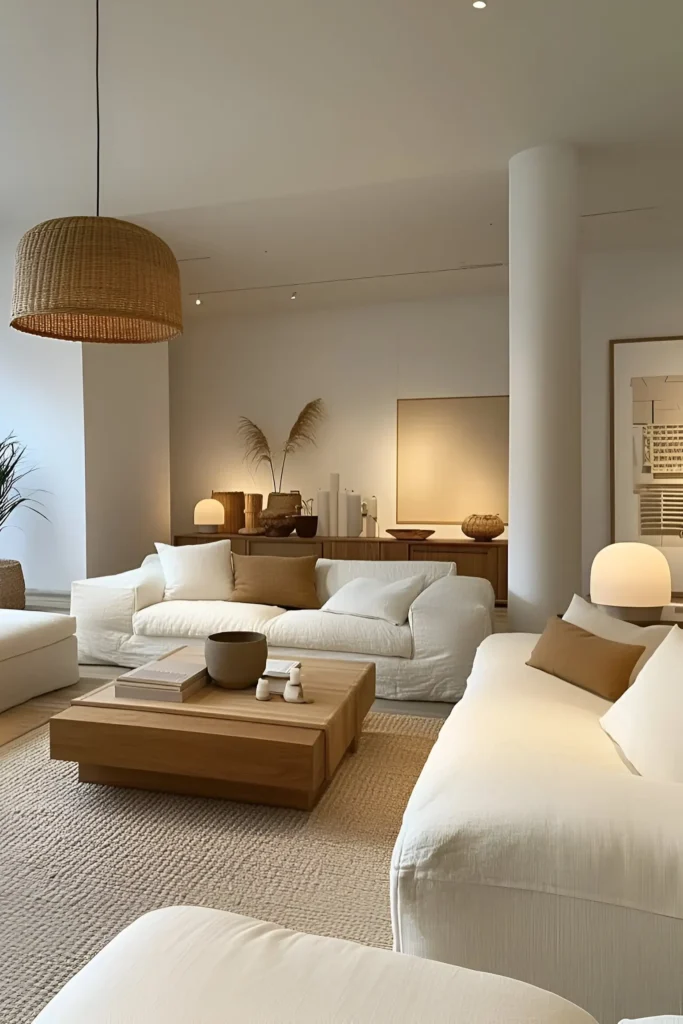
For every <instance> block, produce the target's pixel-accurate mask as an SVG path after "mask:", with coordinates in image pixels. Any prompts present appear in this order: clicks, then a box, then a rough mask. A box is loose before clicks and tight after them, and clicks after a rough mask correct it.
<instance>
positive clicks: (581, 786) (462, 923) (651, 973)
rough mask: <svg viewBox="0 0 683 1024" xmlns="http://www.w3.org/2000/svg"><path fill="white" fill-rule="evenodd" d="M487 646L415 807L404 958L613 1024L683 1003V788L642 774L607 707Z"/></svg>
mask: <svg viewBox="0 0 683 1024" xmlns="http://www.w3.org/2000/svg"><path fill="white" fill-rule="evenodd" d="M537 639H538V637H537V636H536V635H529V634H497V635H495V636H492V637H489V638H488V639H487V640H486V641H485V642H484V643H483V644H482V645H481V647H480V648H479V651H478V652H477V656H476V659H475V664H474V668H473V671H472V674H471V677H470V680H469V682H468V686H467V690H466V693H465V696H464V698H463V700H462V701H461V702H460V704H459V705H458V706H457V707H456V708H455V709H454V710H453V712H452V713H451V715H450V717H449V719H448V720H447V721H446V722H445V724H444V726H443V728H442V730H441V733H440V735H439V739H438V740H437V742H436V744H435V746H434V748H433V749H432V751H431V753H430V756H429V758H428V760H427V763H426V765H425V767H424V770H423V772H422V774H421V776H420V779H419V780H418V782H417V785H416V786H415V789H414V791H413V793H412V795H411V797H410V800H409V802H408V806H407V808H406V812H405V815H404V820H403V825H402V828H401V833H400V835H399V837H398V840H397V843H396V847H395V851H394V856H393V861H392V869H391V899H392V918H393V927H394V941H395V947H396V948H397V949H398V950H400V951H402V952H407V953H414V954H418V955H420V956H426V957H429V958H431V959H435V960H443V961H446V962H449V963H460V964H461V965H463V966H466V967H470V968H474V969H477V970H488V971H493V972H497V973H500V974H506V975H509V976H510V977H516V978H519V979H520V980H523V981H529V982H531V983H533V984H537V985H540V986H541V987H543V988H548V989H550V990H552V991H554V992H557V993H559V994H560V995H563V996H565V997H566V998H568V999H571V1000H572V1002H575V1003H577V1004H578V1005H580V1006H583V1007H584V1008H585V1009H587V1010H589V1012H591V1013H593V1014H594V1016H595V1017H596V1018H597V1019H598V1020H599V1021H601V1024H616V1021H618V1020H619V1019H620V1018H621V1017H624V1016H625V1015H626V1014H630V1015H631V1016H634V1015H638V1014H641V1013H642V1014H645V1013H648V1012H649V1013H651V1012H653V1011H654V1012H659V1011H661V1012H666V1011H667V1010H670V1009H672V1008H674V1009H677V1008H678V1007H679V1006H681V1005H683V972H682V971H681V962H683V786H681V785H675V784H667V783H659V782H654V781H652V780H648V779H643V778H640V777H639V776H637V775H635V774H633V772H632V771H631V770H630V768H629V766H628V765H627V764H626V763H625V762H624V760H623V758H622V757H621V755H620V753H619V751H618V749H617V747H616V746H615V744H614V743H613V742H612V740H611V739H610V738H609V736H607V735H606V734H605V732H604V731H603V730H602V728H601V726H600V718H601V716H602V715H603V714H604V713H605V711H606V710H607V709H608V708H609V707H610V706H611V705H610V704H609V702H608V701H606V700H604V699H602V698H600V697H597V696H595V695H593V694H591V693H588V692H586V691H584V690H581V689H579V688H578V687H576V686H572V685H571V684H569V683H565V682H563V681H562V680H561V679H558V678H556V677H554V676H551V675H548V674H547V673H545V672H541V671H539V670H537V669H533V668H531V667H529V666H528V665H526V664H525V662H526V661H527V660H528V658H529V655H530V653H531V651H532V649H533V647H534V644H535V643H536V641H537Z"/></svg>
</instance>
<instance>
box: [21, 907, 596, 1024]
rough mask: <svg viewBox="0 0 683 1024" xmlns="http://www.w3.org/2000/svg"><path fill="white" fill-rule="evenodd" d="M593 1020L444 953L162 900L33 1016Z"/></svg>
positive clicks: (372, 1022) (261, 1023) (294, 1022)
mask: <svg viewBox="0 0 683 1024" xmlns="http://www.w3.org/2000/svg"><path fill="white" fill-rule="evenodd" d="M453 1021H458V1022H462V1024H465V1022H466V1024H595V1021H594V1020H593V1019H592V1017H590V1016H589V1015H588V1014H587V1013H584V1011H583V1010H580V1009H579V1008H578V1007H576V1006H572V1005H571V1004H570V1003H567V1002H566V1001H565V1000H564V999H560V998H558V997H557V996H554V995H551V994H550V993H549V992H541V991H540V990H539V989H537V988H533V987H532V986H531V985H522V984H520V983H519V982H518V981H511V980H510V979H509V978H496V977H493V976H491V975H484V974H477V973H475V972H473V971H465V970H461V969H460V968H458V967H451V966H449V965H447V964H435V963H429V962H428V961H427V960H419V959H417V958H415V957H401V956H397V955H396V954H394V953H390V952H387V951H386V950H381V949H371V948H369V947H367V946H359V945H357V944H356V943H355V942H344V941H342V940H340V939H328V938H322V937H319V936H314V935H302V934H300V933H297V932H291V931H287V930H285V929H284V928H277V927H276V926H275V925H272V924H263V923H262V922H260V921H254V920H252V919H250V918H247V917H241V916H239V915H237V914H229V913H226V912H225V911H220V910H207V909H205V908H199V907H168V908H167V909H165V910H156V911H153V912H152V913H151V914H146V915H145V916H144V917H142V918H140V919H139V920H138V921H136V922H135V924H132V925H131V926H130V927H129V928H126V930H125V931H123V932H122V933H121V934H120V935H119V936H117V937H116V938H115V939H114V940H113V942H111V943H110V944H109V945H108V946H106V947H105V948H104V949H103V950H102V952H101V953H98V954H97V956H96V957H95V958H94V959H93V960H92V961H91V962H90V963H89V964H88V965H87V966H86V967H84V968H83V970H82V971H81V972H80V973H79V974H77V975H76V977H75V978H72V980H71V981H70V982H69V983H68V984H67V985H66V986H65V988H63V989H62V991H61V992H60V993H59V994H58V995H57V996H56V997H55V998H54V999H53V1000H52V1002H51V1003H50V1004H49V1005H48V1006H47V1007H46V1008H45V1009H44V1010H43V1011H42V1013H40V1014H39V1015H38V1017H37V1018H36V1020H35V1022H34V1024H193V1022H196V1024H229V1022H234V1024H276V1022H277V1024H450V1022H453Z"/></svg>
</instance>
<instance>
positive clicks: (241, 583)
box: [230, 554, 320, 608]
mask: <svg viewBox="0 0 683 1024" xmlns="http://www.w3.org/2000/svg"><path fill="white" fill-rule="evenodd" d="M232 557H233V564H234V570H235V589H234V590H233V592H232V597H231V598H230V600H231V601H239V602H241V603H242V604H275V605H279V606H280V608H319V607H320V601H319V599H318V592H317V591H316V589H315V564H316V562H317V561H318V558H317V556H316V555H303V556H301V557H299V558H280V557H278V556H277V555H235V554H233V556H232Z"/></svg>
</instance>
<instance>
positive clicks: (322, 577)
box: [71, 555, 495, 701]
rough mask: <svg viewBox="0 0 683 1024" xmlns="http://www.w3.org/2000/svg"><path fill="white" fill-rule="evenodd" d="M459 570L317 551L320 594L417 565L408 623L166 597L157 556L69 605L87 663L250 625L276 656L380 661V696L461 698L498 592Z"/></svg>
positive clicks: (121, 659) (78, 594)
mask: <svg viewBox="0 0 683 1024" xmlns="http://www.w3.org/2000/svg"><path fill="white" fill-rule="evenodd" d="M453 569H454V566H453V565H452V564H451V563H450V562H419V563H416V562H365V561H348V562H347V561H333V560H330V559H323V558H321V559H318V563H317V565H316V570H315V577H316V589H317V594H318V598H319V600H320V601H321V602H324V601H326V600H327V599H328V598H329V597H330V594H331V593H335V592H336V591H337V590H338V589H339V587H341V586H343V585H344V584H345V583H347V582H348V581H349V580H351V579H354V578H357V577H359V576H366V577H367V576H371V577H372V578H373V579H379V580H384V581H386V582H394V581H396V580H401V579H405V578H406V577H409V576H415V575H416V572H418V573H419V575H422V576H424V577H425V580H426V589H425V590H423V591H422V593H421V594H420V595H419V596H418V597H417V598H416V599H415V601H414V602H413V604H412V606H411V608H410V613H409V617H408V624H407V625H406V626H391V625H389V624H388V623H381V622H372V620H363V619H360V618H358V617H355V616H351V615H325V619H326V620H338V621H336V622H334V623H332V622H329V621H327V622H326V623H325V624H324V625H323V623H322V620H320V619H316V618H315V615H316V614H318V615H320V614H321V613H320V612H317V613H316V612H314V611H309V610H300V611H291V612H287V613H286V614H284V613H283V611H282V608H280V607H274V606H273V607H271V606H268V607H265V606H263V605H240V603H239V602H235V603H232V602H230V603H228V602H223V601H214V602H211V601H192V602H189V601H164V599H163V598H164V576H163V573H162V571H161V566H160V564H159V558H158V556H157V555H151V556H148V557H147V558H146V559H145V561H144V562H143V564H142V566H141V567H140V568H139V569H135V570H133V571H132V572H126V573H121V574H120V575H119V576H106V577H102V578H100V579H91V580H80V581H78V582H77V583H74V584H73V585H72V589H71V613H72V615H75V616H76V618H77V621H78V644H79V656H80V660H81V662H82V663H84V664H111V665H125V666H128V667H130V668H133V667H135V666H136V665H142V664H144V663H145V662H146V661H150V660H151V659H152V658H156V657H159V655H161V654H165V653H167V652H168V651H170V650H173V649H174V648H177V647H178V646H180V645H182V644H183V643H200V642H201V640H202V639H203V638H204V637H206V636H207V635H208V634H209V633H211V632H217V631H219V630H221V629H226V628H228V629H235V628H238V629H245V628H247V629H257V630H258V631H260V632H263V633H265V634H266V636H267V637H268V644H269V649H270V654H271V657H274V658H278V657H283V658H305V657H307V656H311V657H316V658H320V657H328V658H339V657H340V656H341V657H344V658H347V659H351V660H357V661H367V660H368V658H370V659H371V660H372V661H374V663H375V665H376V668H377V689H376V692H377V696H378V697H389V698H399V699H403V700H443V701H455V700H458V699H459V697H460V696H461V695H462V692H463V690H464V689H465V682H466V680H467V677H468V675H469V673H470V669H471V668H472V662H473V660H474V653H475V651H476V649H477V646H478V645H479V643H481V641H482V640H483V639H484V638H485V637H487V636H488V635H489V633H490V632H491V630H492V624H493V620H492V616H493V607H494V603H495V598H494V593H493V588H492V586H491V584H490V583H489V582H488V580H484V579H478V578H473V577H468V576H457V575H455V574H454V573H453ZM191 605H192V606H193V607H189V606H191ZM175 606H177V607H175ZM236 616H246V619H245V618H241V617H240V618H236ZM238 622H239V625H237V623H238ZM247 622H248V624H245V623H247ZM228 623H235V624H234V625H229V624H228ZM257 623H258V624H257ZM370 626H371V627H372V629H369V628H368V627H370ZM383 627H387V628H386V629H384V628H383ZM321 644H324V645H325V646H324V647H322V646H321Z"/></svg>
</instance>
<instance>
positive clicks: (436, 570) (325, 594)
mask: <svg viewBox="0 0 683 1024" xmlns="http://www.w3.org/2000/svg"><path fill="white" fill-rule="evenodd" d="M418 573H419V575H420V576H423V577H424V579H425V584H424V585H425V587H428V586H430V585H431V584H432V583H435V582H436V580H440V579H441V578H442V577H443V576H454V575H455V573H456V568H455V563H454V562H364V561H361V560H358V561H353V560H351V559H349V560H348V561H342V560H341V559H336V558H319V559H318V564H317V566H316V568H315V576H316V587H317V589H318V597H319V599H320V603H321V604H324V603H325V601H329V599H330V598H331V597H332V595H333V594H336V593H337V591H338V590H340V589H341V588H342V587H343V586H344V585H345V584H346V583H349V582H350V581H351V580H355V579H357V578H358V577H359V576H364V577H366V578H367V577H371V578H372V579H376V580H384V581H385V582H386V583H394V582H396V580H404V579H406V578H407V577H409V576H415V575H417V574H418Z"/></svg>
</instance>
